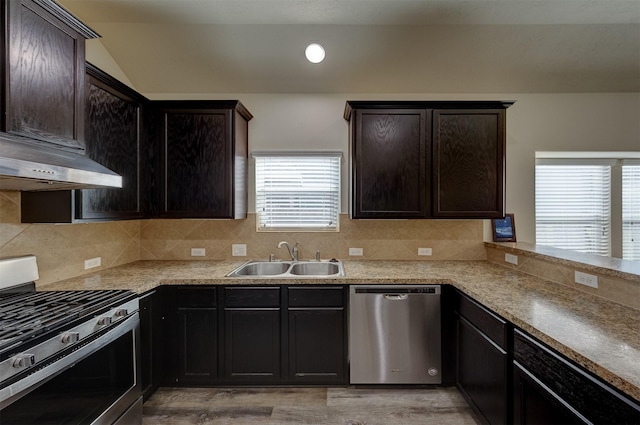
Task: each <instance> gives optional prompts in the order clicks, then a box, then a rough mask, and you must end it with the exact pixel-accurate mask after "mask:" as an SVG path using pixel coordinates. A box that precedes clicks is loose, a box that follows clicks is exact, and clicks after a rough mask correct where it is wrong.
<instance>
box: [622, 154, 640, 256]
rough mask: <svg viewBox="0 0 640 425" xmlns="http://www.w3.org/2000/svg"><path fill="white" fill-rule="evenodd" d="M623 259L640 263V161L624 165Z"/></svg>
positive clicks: (624, 162)
mask: <svg viewBox="0 0 640 425" xmlns="http://www.w3.org/2000/svg"><path fill="white" fill-rule="evenodd" d="M622 258H624V259H625V260H636V261H640V161H635V162H632V161H623V163H622Z"/></svg>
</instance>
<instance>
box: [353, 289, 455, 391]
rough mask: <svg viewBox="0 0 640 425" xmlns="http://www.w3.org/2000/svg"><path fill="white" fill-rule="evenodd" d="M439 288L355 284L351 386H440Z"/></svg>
mask: <svg viewBox="0 0 640 425" xmlns="http://www.w3.org/2000/svg"><path fill="white" fill-rule="evenodd" d="M440 293H441V288H440V285H394V286H380V285H352V286H351V288H350V294H349V295H350V298H349V361H350V382H351V383H352V384H441V383H442V375H441V363H442V359H441V348H440V345H441V330H440Z"/></svg>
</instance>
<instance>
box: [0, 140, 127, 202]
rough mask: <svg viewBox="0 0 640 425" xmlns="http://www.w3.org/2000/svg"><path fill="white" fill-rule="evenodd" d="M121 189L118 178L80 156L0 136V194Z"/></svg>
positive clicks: (120, 178)
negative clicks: (19, 191) (28, 191)
mask: <svg viewBox="0 0 640 425" xmlns="http://www.w3.org/2000/svg"><path fill="white" fill-rule="evenodd" d="M99 187H111V188H121V187H122V177H121V176H119V175H118V174H116V173H114V172H113V171H111V170H109V169H108V168H106V167H104V166H102V165H100V164H98V163H97V162H95V161H93V160H91V159H89V158H87V157H86V156H84V155H81V154H78V153H73V152H68V151H65V150H61V149H55V148H50V147H47V146H42V145H37V144H34V142H31V141H30V140H29V139H26V138H22V137H19V136H14V135H12V134H9V133H4V132H0V190H39V191H40V190H68V189H91V188H99Z"/></svg>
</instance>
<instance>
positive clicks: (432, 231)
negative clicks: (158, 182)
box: [140, 214, 486, 260]
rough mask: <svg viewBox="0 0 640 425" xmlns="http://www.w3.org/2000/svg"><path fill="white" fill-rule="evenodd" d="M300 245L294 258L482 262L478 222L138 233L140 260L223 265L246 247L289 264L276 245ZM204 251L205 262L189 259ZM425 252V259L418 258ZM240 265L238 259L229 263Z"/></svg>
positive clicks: (206, 224)
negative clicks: (356, 252)
mask: <svg viewBox="0 0 640 425" xmlns="http://www.w3.org/2000/svg"><path fill="white" fill-rule="evenodd" d="M283 240H284V241H287V242H289V243H291V244H293V243H295V242H298V243H299V244H300V247H299V249H300V258H301V259H313V258H315V253H316V251H317V250H320V256H321V257H322V258H339V259H346V258H349V248H362V251H363V255H362V256H361V257H352V258H357V259H363V260H484V259H486V255H485V250H484V245H483V223H482V220H350V219H349V217H348V215H346V214H343V215H341V217H340V232H304V233H299V232H296V233H287V232H256V221H255V214H249V217H248V218H247V219H246V220H235V221H229V220H146V221H143V222H142V225H141V230H140V258H141V259H143V260H190V259H196V260H197V259H208V260H225V259H231V258H234V257H233V256H232V255H231V246H232V244H246V246H247V256H246V259H250V258H264V259H267V258H269V255H270V254H274V255H275V256H276V258H278V259H285V258H289V257H288V253H287V250H286V248H284V247H283V248H281V249H278V248H277V245H278V242H280V241H283ZM191 248H204V249H205V253H206V256H205V257H191ZM418 248H431V249H432V255H431V256H418ZM235 258H238V260H242V259H243V258H242V257H235Z"/></svg>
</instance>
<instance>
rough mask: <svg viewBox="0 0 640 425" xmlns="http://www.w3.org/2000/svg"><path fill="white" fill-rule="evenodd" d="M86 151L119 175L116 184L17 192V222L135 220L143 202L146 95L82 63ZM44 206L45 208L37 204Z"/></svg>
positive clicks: (145, 189) (140, 215)
mask: <svg viewBox="0 0 640 425" xmlns="http://www.w3.org/2000/svg"><path fill="white" fill-rule="evenodd" d="M86 93H87V99H86V114H85V124H86V125H85V127H86V128H85V133H86V153H85V154H86V156H88V157H89V158H91V159H93V160H94V161H96V162H98V163H100V164H102V165H104V166H106V167H107V168H109V169H111V170H113V171H115V172H116V173H118V174H119V175H121V176H122V181H123V184H122V188H117V189H82V190H74V191H68V190H66V191H64V190H63V191H49V192H23V193H22V197H21V202H22V208H21V214H22V222H23V223H74V222H85V221H104V220H124V219H140V218H143V217H144V216H145V212H146V204H147V203H148V196H147V193H148V185H149V180H148V174H149V173H148V172H147V171H148V170H147V168H148V166H147V151H146V147H147V144H146V143H147V142H146V130H145V124H144V111H145V109H146V105H147V104H148V100H147V99H146V98H145V97H144V96H142V95H140V94H139V93H137V92H136V91H134V90H132V89H131V88H129V87H127V86H126V85H124V84H122V83H120V82H119V81H117V80H115V79H114V78H113V77H111V76H109V75H108V74H106V73H104V72H103V71H101V70H100V69H98V68H96V67H94V66H93V65H91V64H87V85H86ZM43 206H46V207H43Z"/></svg>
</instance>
